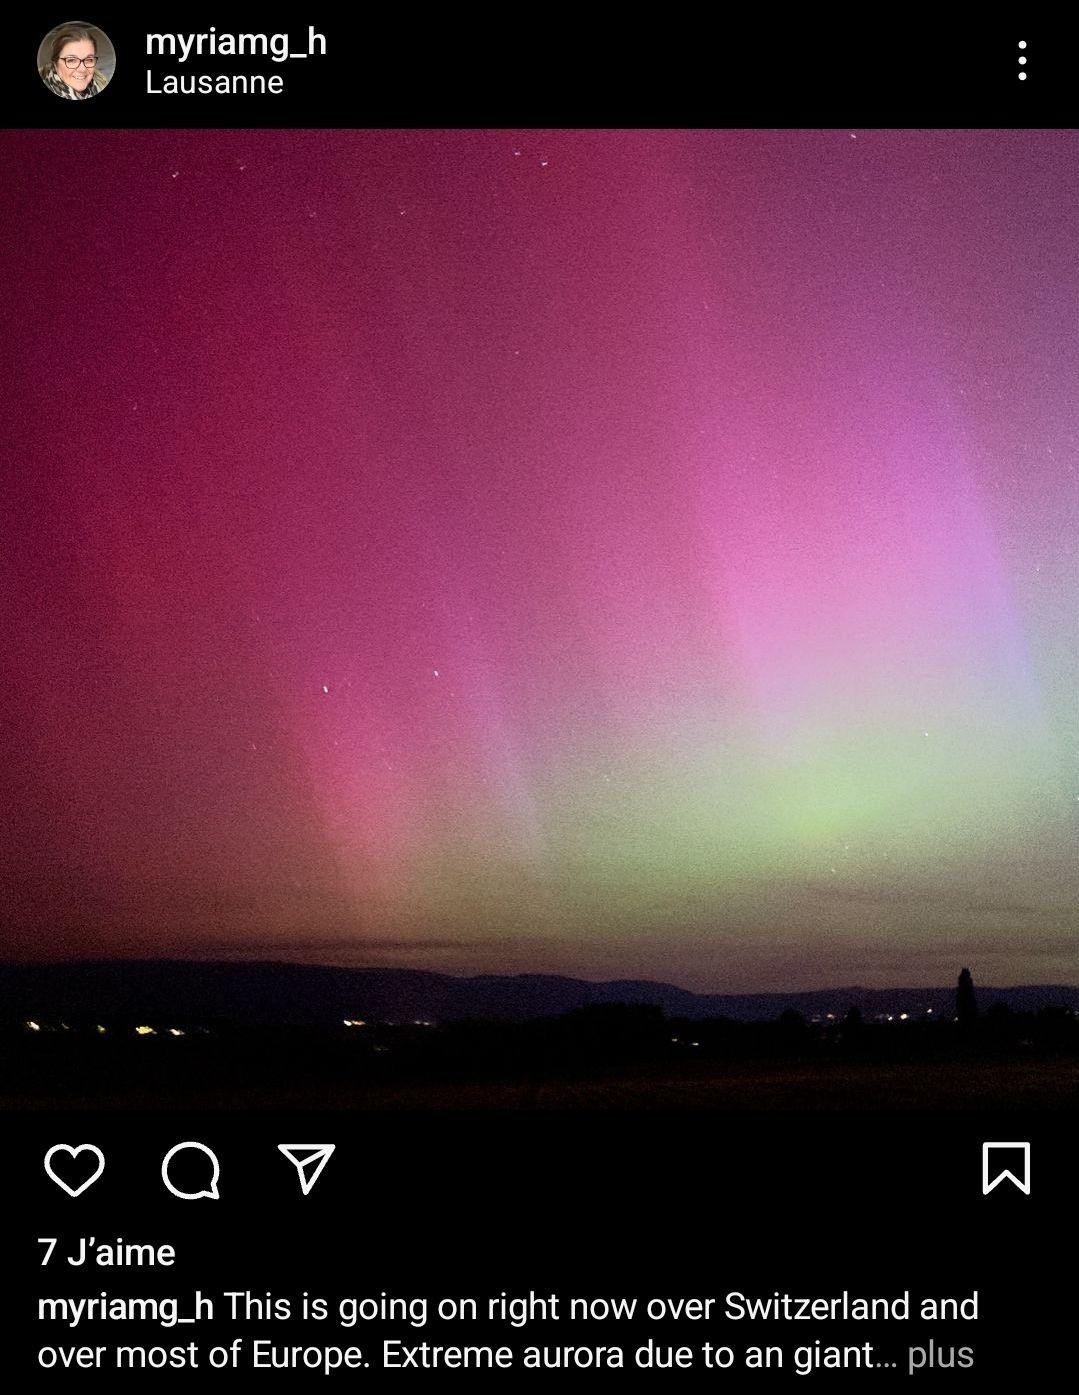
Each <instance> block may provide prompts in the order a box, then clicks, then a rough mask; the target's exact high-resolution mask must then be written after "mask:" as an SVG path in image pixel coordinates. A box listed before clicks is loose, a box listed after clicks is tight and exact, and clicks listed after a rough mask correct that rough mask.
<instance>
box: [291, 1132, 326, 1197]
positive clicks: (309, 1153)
mask: <svg viewBox="0 0 1079 1395" xmlns="http://www.w3.org/2000/svg"><path fill="white" fill-rule="evenodd" d="M336 1147H337V1144H336V1143H279V1144H278V1145H277V1149H278V1152H280V1153H284V1155H285V1157H286V1158H288V1160H289V1162H290V1163H292V1165H293V1167H294V1168H295V1169H296V1171H297V1173H298V1174H299V1178H300V1191H301V1192H303V1194H304V1196H308V1195H309V1194H310V1191H311V1188H312V1187H313V1186H314V1185H315V1183H316V1182H317V1181H318V1179H319V1178H320V1177H321V1176H322V1169H323V1168H324V1167H325V1166H326V1164H327V1163H328V1162H329V1161H330V1158H331V1157H332V1155H333V1150H334V1149H335V1148H336Z"/></svg>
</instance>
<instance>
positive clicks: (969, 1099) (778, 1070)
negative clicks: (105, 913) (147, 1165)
mask: <svg viewBox="0 0 1079 1395" xmlns="http://www.w3.org/2000/svg"><path fill="white" fill-rule="evenodd" d="M1077 1102H1079V1061H1076V1060H1049V1061H1045V1060H1042V1061H950V1062H934V1063H926V1062H901V1063H879V1062H877V1063H865V1062H849V1061H829V1062H814V1063H800V1062H787V1061H778V1062H739V1063H735V1064H732V1065H729V1066H724V1067H717V1066H716V1065H715V1064H714V1063H701V1066H700V1067H697V1068H694V1067H691V1066H688V1065H687V1066H685V1067H683V1068H681V1069H679V1070H678V1071H671V1070H657V1069H638V1070H635V1071H632V1072H630V1071H626V1072H606V1073H604V1074H602V1075H601V1076H594V1077H592V1078H578V1079H574V1078H560V1079H557V1080H547V1081H543V1080H536V1079H528V1080H518V1081H513V1080H487V1081H480V1082H466V1081H461V1080H445V1081H431V1080H414V1081H407V1080H386V1081H363V1082H347V1081H342V1080H332V1081H325V1080H318V1079H309V1080H301V1079H298V1078H293V1079H291V1080H288V1081H281V1082H280V1083H272V1082H269V1081H266V1080H260V1081H257V1082H252V1083H250V1084H246V1083H244V1082H243V1081H242V1080H240V1079H236V1078H233V1079H229V1080H227V1081H225V1080H219V1081H214V1080H213V1079H208V1078H203V1079H201V1080H199V1081H198V1082H195V1081H190V1082H186V1083H184V1082H180V1081H177V1080H175V1079H174V1080H171V1081H169V1082H168V1083H167V1085H163V1084H162V1083H160V1082H152V1081H147V1080H143V1081H140V1082H127V1083H125V1084H124V1085H123V1086H122V1087H120V1088H117V1082H112V1083H110V1082H109V1081H108V1080H105V1079H98V1080H93V1081H90V1080H87V1081H85V1082H84V1086H83V1088H82V1089H81V1090H72V1089H69V1088H65V1089H26V1088H25V1087H15V1086H14V1082H11V1081H10V1080H9V1081H7V1082H5V1083H4V1086H3V1089H2V1093H0V1107H2V1108H5V1109H102V1110H137V1109H185V1110H186V1109H198V1110H202V1109H222V1110H234V1109H255V1110H294V1109H313V1110H323V1109H330V1110H336V1109H340V1110H372V1111H379V1110H446V1109H469V1110H621V1111H633V1110H658V1111H663V1110H709V1111H710V1110H792V1111H798V1110H900V1111H902V1110H914V1109H933V1110H982V1109H984V1110H990V1109H992V1110H999V1109H1014V1110H1034V1111H1040V1112H1044V1111H1062V1110H1069V1109H1074V1108H1075V1107H1076V1105H1077Z"/></svg>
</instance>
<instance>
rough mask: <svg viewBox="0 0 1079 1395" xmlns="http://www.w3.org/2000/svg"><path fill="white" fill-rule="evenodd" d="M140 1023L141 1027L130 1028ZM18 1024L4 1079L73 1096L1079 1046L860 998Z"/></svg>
mask: <svg viewBox="0 0 1079 1395" xmlns="http://www.w3.org/2000/svg"><path fill="white" fill-rule="evenodd" d="M137 1025H141V1026H142V1035H139V1034H138V1033H137V1030H136V1027H137ZM149 1025H150V1024H146V1023H143V1024H136V1023H134V1022H130V1023H128V1022H113V1023H110V1024H108V1025H107V1026H105V1025H104V1024H88V1023H79V1022H67V1023H64V1024H46V1023H37V1024H34V1025H33V1027H30V1026H28V1025H27V1024H22V1025H21V1026H20V1027H19V1028H18V1029H17V1030H9V1031H7V1032H5V1033H3V1034H2V1036H0V1071H2V1077H0V1082H2V1083H6V1086H7V1088H8V1089H14V1090H15V1091H16V1092H18V1093H20V1094H23V1093H26V1092H28V1091H29V1092H38V1091H40V1092H42V1093H48V1094H57V1093H59V1094H63V1095H67V1096H69V1097H70V1096H73V1095H77V1094H78V1093H79V1092H80V1091H82V1090H86V1091H88V1092H93V1091H95V1090H100V1088H101V1087H102V1083H103V1082H108V1084H109V1086H110V1087H112V1088H116V1089H130V1088H140V1087H141V1088H146V1089H152V1088H154V1087H157V1086H160V1087H161V1088H162V1089H163V1090H165V1089H169V1088H171V1087H176V1088H182V1087H183V1086H184V1084H185V1083H186V1082H189V1081H198V1080H201V1079H213V1080H219V1081H226V1080H229V1081H233V1082H240V1081H242V1082H246V1083H249V1084H252V1085H271V1084H274V1085H275V1084H291V1085H301V1084H302V1083H303V1081H305V1080H317V1081H319V1082H320V1083H322V1084H325V1083H326V1082H334V1081H335V1082H339V1083H340V1084H342V1085H349V1084H357V1085H364V1084H378V1083H380V1082H387V1083H389V1082H401V1081H409V1080H424V1081H440V1080H445V1081H462V1080H472V1081H509V1080H536V1081H541V1080H569V1079H574V1078H578V1079H579V1078H591V1079H595V1078H603V1077H604V1076H607V1075H615V1074H625V1073H626V1072H627V1071H628V1072H631V1073H632V1072H641V1073H649V1074H654V1073H657V1072H659V1073H672V1074H698V1073H700V1074H704V1073H708V1072H713V1073H714V1072H717V1071H722V1070H723V1069H725V1068H726V1067H732V1068H734V1067H737V1066H738V1065H739V1064H741V1063H749V1062H770V1061H774V1062H783V1061H786V1062H799V1063H804V1064H805V1065H806V1066H812V1065H813V1064H814V1063H818V1064H821V1065H824V1064H826V1063H829V1062H844V1061H846V1062H851V1063H856V1062H857V1063H865V1064H872V1063H874V1062H876V1063H880V1064H881V1065H885V1064H893V1063H903V1062H911V1063H919V1062H921V1063H923V1065H932V1063H934V1062H961V1061H965V1060H966V1061H980V1062H986V1061H992V1060H999V1061H1002V1062H1004V1061H1011V1060H1017V1059H1025V1060H1051V1059H1054V1058H1061V1057H1073V1056H1077V1055H1079V1018H1077V1016H1076V1014H1075V1013H1074V1012H1073V1010H1072V1009H1070V1008H1068V1007H1060V1008H1044V1009H1042V1010H1040V1011H1038V1012H1036V1013H1021V1012H1013V1011H1011V1010H1010V1009H1009V1008H1008V1007H1006V1006H1005V1005H1004V1004H999V1003H998V1004H994V1005H991V1006H990V1007H989V1008H988V1010H987V1011H985V1012H983V1013H980V1014H975V1015H973V1016H970V1015H964V1017H963V1018H959V1017H958V1016H957V1017H954V1018H951V1019H935V1018H931V1017H926V1018H922V1019H919V1020H914V1019H908V1020H905V1021H901V1020H892V1021H885V1022H866V1021H865V1020H863V1017H862V1015H861V1013H860V1012H859V1011H858V1009H857V1008H852V1009H850V1011H848V1012H847V1013H846V1014H845V1015H844V1016H843V1017H842V1018H838V1017H837V1018H835V1019H833V1020H831V1021H825V1022H812V1021H807V1020H806V1019H805V1018H803V1017H802V1016H801V1015H800V1014H799V1013H797V1012H795V1011H793V1010H788V1011H786V1012H784V1013H783V1014H782V1016H781V1017H780V1018H779V1019H778V1020H777V1021H773V1022H737V1021H734V1020H731V1019H729V1018H722V1017H715V1018H705V1019H689V1018H678V1017H667V1016H665V1015H664V1013H663V1011H662V1010H661V1009H660V1008H658V1007H655V1006H652V1005H645V1004H632V1003H627V1004H621V1003H610V1004H596V1005H591V1006H588V1007H583V1008H579V1009H576V1010H574V1011H571V1012H568V1013H564V1014H562V1015H561V1016H559V1017H553V1018H540V1019H536V1020H533V1021H530V1022H523V1023H506V1022H493V1021H460V1022H450V1023H445V1024H439V1025H435V1024H433V1023H423V1022H414V1023H395V1024H391V1023H384V1022H377V1021H369V1022H368V1021H363V1022H362V1023H361V1022H359V1021H357V1022H355V1023H353V1024H345V1023H338V1024H335V1025H333V1026H331V1027H327V1028H323V1029H320V1028H304V1027H289V1028H272V1027H251V1026H239V1025H236V1024H230V1023H227V1022H202V1023H194V1022H190V1023H185V1024H182V1025H172V1026H171V1027H170V1026H168V1025H164V1026H154V1027H153V1028H152V1030H147V1029H148V1027H149Z"/></svg>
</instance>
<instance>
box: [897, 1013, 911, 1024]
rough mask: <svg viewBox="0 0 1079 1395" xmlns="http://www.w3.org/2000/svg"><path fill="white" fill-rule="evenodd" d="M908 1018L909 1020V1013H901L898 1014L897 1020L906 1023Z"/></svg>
mask: <svg viewBox="0 0 1079 1395" xmlns="http://www.w3.org/2000/svg"><path fill="white" fill-rule="evenodd" d="M909 1018H910V1013H909V1012H901V1013H900V1014H899V1020H900V1022H906V1021H908V1020H909Z"/></svg>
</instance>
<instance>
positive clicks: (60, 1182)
mask: <svg viewBox="0 0 1079 1395" xmlns="http://www.w3.org/2000/svg"><path fill="white" fill-rule="evenodd" d="M57 1153H67V1154H68V1156H69V1157H71V1158H77V1157H78V1156H79V1154H80V1153H93V1155H94V1157H95V1158H97V1167H96V1168H95V1169H94V1171H93V1172H92V1173H91V1174H90V1176H89V1177H87V1179H86V1181H85V1182H80V1183H79V1185H78V1186H77V1187H72V1186H70V1185H69V1184H68V1183H67V1182H65V1181H64V1179H63V1178H62V1177H59V1176H57V1174H56V1173H55V1172H54V1171H53V1167H52V1160H53V1158H54V1157H55V1156H56V1154H57ZM45 1171H46V1172H47V1173H48V1174H49V1176H50V1177H51V1178H52V1180H53V1181H54V1182H55V1183H56V1185H57V1186H58V1187H63V1189H64V1191H65V1192H67V1194H68V1196H81V1195H82V1193H83V1192H84V1191H85V1190H86V1188H87V1187H92V1186H93V1185H94V1183H95V1182H96V1181H97V1179H98V1178H99V1177H100V1176H101V1174H102V1173H103V1172H104V1171H105V1154H104V1153H103V1152H102V1151H101V1149H100V1148H98V1147H97V1145H96V1144H94V1143H80V1144H79V1145H78V1146H77V1147H72V1145H71V1144H70V1143H54V1144H53V1146H52V1147H51V1148H50V1149H49V1151H48V1152H47V1153H46V1154H45Z"/></svg>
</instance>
